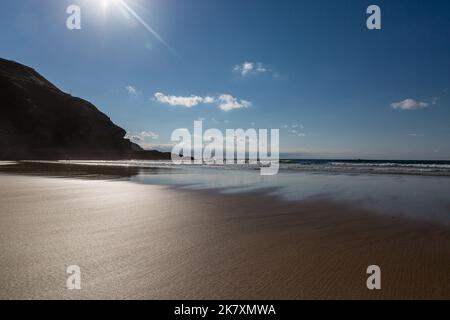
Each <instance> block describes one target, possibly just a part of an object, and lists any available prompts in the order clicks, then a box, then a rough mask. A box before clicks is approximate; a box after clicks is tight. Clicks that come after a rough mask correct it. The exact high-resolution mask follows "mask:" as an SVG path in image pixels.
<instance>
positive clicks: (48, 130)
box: [0, 59, 170, 160]
mask: <svg viewBox="0 0 450 320" xmlns="http://www.w3.org/2000/svg"><path fill="white" fill-rule="evenodd" d="M125 135H126V132H125V130H124V129H122V128H120V127H119V126H117V125H115V124H114V123H113V122H112V121H111V120H110V119H109V118H108V116H106V115H105V114H104V113H102V112H100V111H99V110H98V109H97V108H96V107H95V106H94V105H93V104H91V103H90V102H88V101H85V100H83V99H80V98H76V97H72V96H71V95H69V94H67V93H64V92H62V91H61V90H59V89H58V88H57V87H55V86H54V85H53V84H51V83H50V82H49V81H47V80H46V79H45V78H44V77H42V76H41V75H40V74H39V73H37V72H36V71H35V70H33V69H31V68H29V67H27V66H24V65H21V64H19V63H16V62H13V61H8V60H4V59H0V159H4V160H29V159H34V160H38V159H48V160H52V159H64V160H65V159H91V160H100V159H110V160H114V159H170V153H161V152H158V151H144V150H143V149H142V148H141V147H140V146H138V145H137V144H134V143H132V142H131V141H129V140H128V139H125V138H124V137H125Z"/></svg>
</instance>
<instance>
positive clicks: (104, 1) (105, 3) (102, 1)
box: [98, 0, 120, 9]
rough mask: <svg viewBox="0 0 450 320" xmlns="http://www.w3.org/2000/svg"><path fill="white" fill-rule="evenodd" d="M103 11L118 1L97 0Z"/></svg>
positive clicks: (118, 0)
mask: <svg viewBox="0 0 450 320" xmlns="http://www.w3.org/2000/svg"><path fill="white" fill-rule="evenodd" d="M98 1H100V5H101V6H102V8H103V9H107V8H108V7H109V6H111V5H112V4H115V5H116V4H119V2H120V0H98Z"/></svg>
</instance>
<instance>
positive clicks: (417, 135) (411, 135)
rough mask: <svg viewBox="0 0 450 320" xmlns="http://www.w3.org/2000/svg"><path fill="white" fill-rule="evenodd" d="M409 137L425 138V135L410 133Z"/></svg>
mask: <svg viewBox="0 0 450 320" xmlns="http://www.w3.org/2000/svg"><path fill="white" fill-rule="evenodd" d="M408 136H409V137H425V135H424V134H423V133H409V134H408Z"/></svg>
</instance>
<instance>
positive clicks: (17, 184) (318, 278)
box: [0, 174, 450, 299]
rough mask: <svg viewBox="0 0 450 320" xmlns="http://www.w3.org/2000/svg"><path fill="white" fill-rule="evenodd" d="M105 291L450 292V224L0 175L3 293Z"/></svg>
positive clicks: (341, 206) (61, 295)
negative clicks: (373, 283) (70, 284)
mask: <svg viewBox="0 0 450 320" xmlns="http://www.w3.org/2000/svg"><path fill="white" fill-rule="evenodd" d="M372 264H376V265H379V266H380V267H381V271H382V275H381V281H382V290H380V291H369V290H368V289H367V288H366V279H367V274H366V268H367V266H369V265H372ZM68 265H79V266H80V267H81V272H82V282H81V285H82V290H79V291H77V290H70V291H69V290H67V289H66V279H67V276H68V275H67V274H66V267H67V266H68ZM100 298H101V299H141V298H142V299H384V298H398V299H416V298H425V299H429V298H440V299H450V229H449V228H447V227H443V226H438V225H432V224H427V223H424V222H419V221H413V220H406V219H399V218H394V217H391V216H384V215H380V214H378V213H373V212H369V211H367V210H363V209H359V208H356V207H354V206H353V205H352V204H345V203H333V202H327V201H325V200H321V201H319V200H316V201H302V202H286V201H281V200H278V199H275V198H271V197H268V196H262V195H258V194H246V195H224V194H216V193H209V194H208V193H206V192H198V191H185V190H175V189H173V188H169V187H163V186H151V185H141V184H135V183H131V182H127V181H117V180H101V179H94V180H85V179H73V178H49V177H38V176H23V175H10V174H0V299H100Z"/></svg>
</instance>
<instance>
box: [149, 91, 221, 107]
mask: <svg viewBox="0 0 450 320" xmlns="http://www.w3.org/2000/svg"><path fill="white" fill-rule="evenodd" d="M155 99H156V101H158V102H160V103H164V104H168V105H171V106H180V107H186V108H192V107H195V106H197V105H199V104H201V103H207V104H209V103H213V102H214V98H212V97H200V96H194V95H192V96H171V95H165V94H163V93H161V92H157V93H155Z"/></svg>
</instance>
